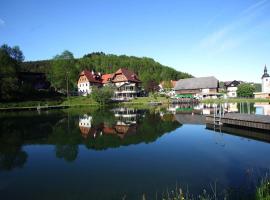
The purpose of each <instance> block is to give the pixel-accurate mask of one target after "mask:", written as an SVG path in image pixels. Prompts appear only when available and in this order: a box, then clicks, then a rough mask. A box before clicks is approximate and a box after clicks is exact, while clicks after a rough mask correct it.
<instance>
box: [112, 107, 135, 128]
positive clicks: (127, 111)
mask: <svg viewBox="0 0 270 200" xmlns="http://www.w3.org/2000/svg"><path fill="white" fill-rule="evenodd" d="M112 112H113V113H114V116H115V118H116V119H117V124H119V125H123V124H136V121H137V117H138V115H139V114H138V110H136V109H133V108H114V109H112Z"/></svg>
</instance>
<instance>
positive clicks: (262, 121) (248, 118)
mask: <svg viewBox="0 0 270 200" xmlns="http://www.w3.org/2000/svg"><path fill="white" fill-rule="evenodd" d="M216 119H217V116H214V115H208V116H206V123H208V124H215V122H216ZM219 122H220V124H221V125H232V126H237V127H245V128H253V129H261V130H269V131H270V116H266V115H250V114H239V113H226V114H225V115H223V116H221V117H220V118H219Z"/></svg>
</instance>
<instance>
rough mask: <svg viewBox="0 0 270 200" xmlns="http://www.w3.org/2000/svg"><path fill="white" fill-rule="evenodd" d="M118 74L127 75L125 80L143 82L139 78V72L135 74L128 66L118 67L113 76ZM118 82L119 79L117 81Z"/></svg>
mask: <svg viewBox="0 0 270 200" xmlns="http://www.w3.org/2000/svg"><path fill="white" fill-rule="evenodd" d="M116 75H123V76H125V78H126V80H125V81H131V82H138V83H139V82H141V81H140V79H139V78H138V76H137V74H135V73H134V72H133V71H131V70H128V69H127V68H120V69H118V70H117V71H116V72H115V73H114V76H113V78H114V77H115V76H116ZM117 82H118V81H117Z"/></svg>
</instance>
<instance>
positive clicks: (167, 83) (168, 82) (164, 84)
mask: <svg viewBox="0 0 270 200" xmlns="http://www.w3.org/2000/svg"><path fill="white" fill-rule="evenodd" d="M172 87H173V86H172V83H171V81H164V82H163V88H166V89H171V88H172Z"/></svg>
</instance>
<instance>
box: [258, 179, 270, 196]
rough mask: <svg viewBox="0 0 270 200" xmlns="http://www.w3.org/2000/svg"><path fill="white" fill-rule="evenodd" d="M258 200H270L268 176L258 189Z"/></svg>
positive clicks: (269, 180)
mask: <svg viewBox="0 0 270 200" xmlns="http://www.w3.org/2000/svg"><path fill="white" fill-rule="evenodd" d="M256 200H270V178H269V176H268V174H267V175H266V176H265V177H264V178H263V179H262V181H261V184H260V185H259V186H258V187H257V189H256Z"/></svg>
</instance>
